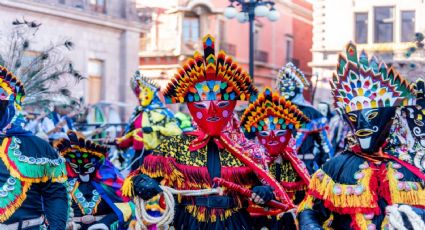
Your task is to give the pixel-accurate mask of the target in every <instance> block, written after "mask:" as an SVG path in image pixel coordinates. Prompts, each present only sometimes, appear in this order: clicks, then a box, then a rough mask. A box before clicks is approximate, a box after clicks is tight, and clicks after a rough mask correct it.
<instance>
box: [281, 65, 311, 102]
mask: <svg viewBox="0 0 425 230" xmlns="http://www.w3.org/2000/svg"><path fill="white" fill-rule="evenodd" d="M309 86H310V83H309V82H308V81H307V79H306V78H305V76H304V74H303V73H302V72H301V70H299V69H298V68H297V67H296V66H295V65H294V64H292V63H288V64H286V65H285V66H284V67H283V68H282V69H280V70H279V74H278V82H277V88H278V90H279V91H280V94H281V95H282V96H283V97H285V99H286V100H289V101H292V100H293V99H294V98H295V97H297V96H298V95H300V96H302V93H303V91H304V89H305V88H308V87H309Z"/></svg>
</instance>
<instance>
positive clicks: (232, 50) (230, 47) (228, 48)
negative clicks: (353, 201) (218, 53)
mask: <svg viewBox="0 0 425 230" xmlns="http://www.w3.org/2000/svg"><path fill="white" fill-rule="evenodd" d="M220 49H222V50H224V52H226V54H228V55H230V56H236V45H234V44H230V43H225V42H222V43H221V44H220Z"/></svg>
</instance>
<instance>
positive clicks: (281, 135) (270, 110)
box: [241, 88, 309, 156]
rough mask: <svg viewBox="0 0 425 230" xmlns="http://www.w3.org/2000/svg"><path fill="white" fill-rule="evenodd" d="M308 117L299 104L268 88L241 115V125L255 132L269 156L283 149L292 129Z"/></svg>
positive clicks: (249, 131)
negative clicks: (299, 107)
mask: <svg viewBox="0 0 425 230" xmlns="http://www.w3.org/2000/svg"><path fill="white" fill-rule="evenodd" d="M306 122H309V119H308V118H307V117H306V116H305V115H304V114H303V113H302V112H301V111H300V110H299V109H298V108H297V106H296V105H294V104H292V103H291V102H290V101H288V100H286V99H285V98H284V97H280V96H279V93H272V91H271V89H269V88H266V89H265V91H264V92H263V93H262V94H260V95H259V97H258V99H257V100H256V101H255V102H254V103H252V104H250V105H249V107H248V108H247V109H246V110H245V112H244V113H243V115H242V118H241V126H242V129H243V130H244V131H245V132H247V133H249V134H252V133H255V134H256V136H257V138H258V141H259V142H260V144H262V145H263V146H264V147H265V148H266V150H267V153H268V154H269V155H270V156H277V155H279V154H282V153H283V152H284V149H285V148H286V146H287V145H288V142H289V140H290V139H291V134H292V130H294V129H298V128H300V127H301V126H302V125H303V124H304V123H306Z"/></svg>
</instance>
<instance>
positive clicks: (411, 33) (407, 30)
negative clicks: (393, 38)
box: [401, 11, 415, 42]
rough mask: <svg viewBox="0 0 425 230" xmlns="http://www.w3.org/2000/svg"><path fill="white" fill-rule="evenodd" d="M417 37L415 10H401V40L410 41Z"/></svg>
mask: <svg viewBox="0 0 425 230" xmlns="http://www.w3.org/2000/svg"><path fill="white" fill-rule="evenodd" d="M414 38H415V11H401V41H402V42H410V41H412V40H413V39H414Z"/></svg>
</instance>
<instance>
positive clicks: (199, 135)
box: [186, 130, 294, 209]
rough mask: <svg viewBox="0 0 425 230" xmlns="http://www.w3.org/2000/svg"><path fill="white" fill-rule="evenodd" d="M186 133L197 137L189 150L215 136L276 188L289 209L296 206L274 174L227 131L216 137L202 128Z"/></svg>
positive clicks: (220, 143) (225, 147) (222, 146)
mask: <svg viewBox="0 0 425 230" xmlns="http://www.w3.org/2000/svg"><path fill="white" fill-rule="evenodd" d="M186 134H188V135H193V136H196V137H197V138H196V139H195V140H193V141H192V143H191V144H190V145H189V151H195V150H198V149H200V148H203V147H205V146H206V145H207V144H208V142H209V141H210V140H211V138H213V140H214V142H215V143H216V144H217V146H218V147H219V148H220V149H226V150H227V151H229V152H230V153H231V154H232V155H233V156H234V157H236V158H237V159H238V160H240V161H241V162H242V163H243V164H245V165H246V166H248V167H250V168H251V169H252V170H253V171H254V173H255V174H256V175H257V177H258V178H259V180H260V181H261V182H262V183H265V184H267V185H269V186H271V187H272V188H273V189H274V192H275V195H276V198H277V199H279V200H280V201H281V202H282V203H284V204H288V207H289V209H290V208H293V207H294V205H293V203H292V201H291V199H290V198H289V196H288V194H287V193H286V192H285V190H284V189H283V187H282V185H281V184H280V183H279V182H278V181H277V180H276V179H275V178H274V177H273V176H271V175H270V174H269V173H268V172H267V171H266V170H264V169H263V168H262V167H260V166H259V165H258V164H257V163H255V162H254V161H253V160H252V159H251V158H250V157H248V154H245V153H244V152H243V148H242V147H241V146H240V145H239V144H237V143H234V142H233V141H232V140H231V139H230V138H229V137H228V135H227V134H226V133H225V132H221V134H220V135H219V136H214V137H212V136H209V135H208V134H206V133H204V132H202V131H200V130H196V131H192V132H187V133H186Z"/></svg>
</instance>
